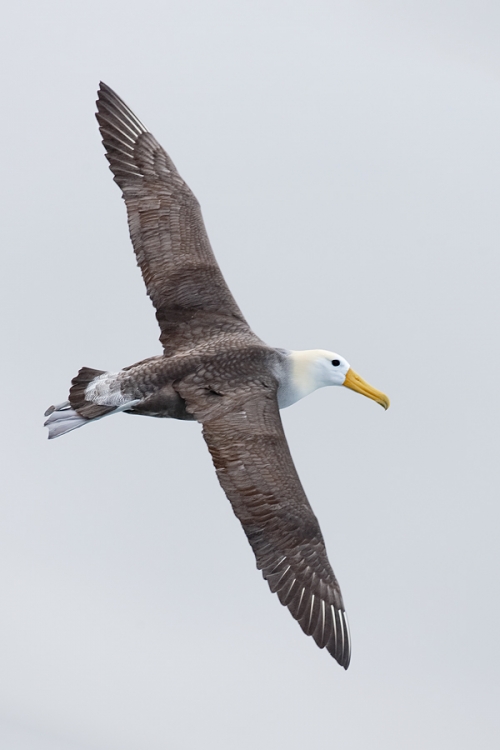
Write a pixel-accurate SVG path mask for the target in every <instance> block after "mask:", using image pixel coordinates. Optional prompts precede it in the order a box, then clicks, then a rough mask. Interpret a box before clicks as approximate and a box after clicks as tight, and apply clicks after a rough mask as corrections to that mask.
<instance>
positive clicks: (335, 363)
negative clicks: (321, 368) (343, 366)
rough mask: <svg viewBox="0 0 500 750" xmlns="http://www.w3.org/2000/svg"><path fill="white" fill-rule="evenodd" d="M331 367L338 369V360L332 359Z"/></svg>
mask: <svg viewBox="0 0 500 750" xmlns="http://www.w3.org/2000/svg"><path fill="white" fill-rule="evenodd" d="M332 365H333V366H334V367H338V366H339V365H340V359H332Z"/></svg>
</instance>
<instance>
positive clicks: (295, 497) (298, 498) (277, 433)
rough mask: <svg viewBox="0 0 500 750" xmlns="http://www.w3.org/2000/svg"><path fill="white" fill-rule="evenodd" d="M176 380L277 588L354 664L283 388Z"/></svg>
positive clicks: (306, 624)
mask: <svg viewBox="0 0 500 750" xmlns="http://www.w3.org/2000/svg"><path fill="white" fill-rule="evenodd" d="M175 387H176V390H178V391H179V393H180V395H181V396H182V398H184V399H185V401H186V406H187V409H188V410H189V411H190V412H191V413H192V414H194V416H195V418H196V419H198V420H199V421H200V422H202V424H203V436H204V438H205V440H206V442H207V445H208V448H209V450H210V453H211V454H212V459H213V462H214V465H215V469H216V472H217V476H218V478H219V482H220V483H221V485H222V488H223V489H224V491H225V493H226V495H227V497H228V498H229V500H230V502H231V505H232V507H233V510H234V512H235V514H236V516H237V517H238V519H239V520H240V522H241V524H242V526H243V529H244V531H245V534H246V535H247V538H248V541H249V542H250V544H251V546H252V549H253V551H254V553H255V557H256V559H257V567H258V568H259V569H260V570H262V574H263V576H264V578H265V579H266V580H267V582H268V583H269V587H270V589H271V591H273V592H276V593H277V594H278V597H279V599H280V601H281V603H282V604H284V605H286V606H287V607H288V609H289V610H290V612H291V614H292V615H293V617H294V618H295V619H296V620H298V621H299V623H300V625H301V627H302V630H303V631H304V632H305V633H306V634H307V635H312V636H313V638H314V640H315V641H316V643H317V644H318V646H319V647H320V648H324V647H326V648H327V650H328V651H329V652H330V654H331V655H332V656H333V657H334V658H335V659H336V660H337V661H338V662H339V664H340V665H341V666H343V667H344V668H345V669H347V667H348V666H349V661H350V657H351V644H350V634H349V626H348V623H347V616H346V614H345V609H344V603H343V601H342V594H341V592H340V587H339V584H338V582H337V579H336V578H335V575H334V573H333V570H332V568H331V566H330V563H329V561H328V558H327V554H326V549H325V543H324V541H323V536H322V534H321V530H320V528H319V524H318V520H317V518H316V516H315V515H314V513H313V511H312V508H311V506H310V505H309V502H308V500H307V497H306V495H305V493H304V490H303V488H302V485H301V483H300V479H299V477H298V474H297V471H296V469H295V466H294V464H293V461H292V457H291V455H290V451H289V448H288V444H287V441H286V437H285V434H284V431H283V426H282V423H281V417H280V413H279V409H278V403H277V399H276V392H275V389H273V387H272V385H271V384H270V383H265V382H262V383H258V382H256V381H253V382H252V383H250V384H249V385H248V387H244V388H242V389H240V390H239V391H236V392H234V391H233V392H228V393H224V391H222V392H220V393H219V392H217V391H216V390H214V389H208V388H207V387H206V386H204V385H202V384H196V383H195V382H191V383H190V382H187V381H184V382H181V383H177V384H176V385H175Z"/></svg>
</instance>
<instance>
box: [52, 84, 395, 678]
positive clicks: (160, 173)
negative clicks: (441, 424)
mask: <svg viewBox="0 0 500 750" xmlns="http://www.w3.org/2000/svg"><path fill="white" fill-rule="evenodd" d="M96 116H97V120H98V122H99V128H100V131H101V135H102V139H103V144H104V147H105V149H106V158H107V159H108V161H109V164H110V169H111V171H112V172H113V175H114V179H115V182H116V183H117V184H118V185H119V187H120V188H121V190H122V193H123V198H124V200H125V204H126V207H127V214H128V223H129V229H130V237H131V239H132V244H133V246H134V250H135V253H136V256H137V263H138V265H139V266H140V269H141V272H142V276H143V278H144V282H145V284H146V289H147V292H148V294H149V296H150V298H151V301H152V302H153V305H154V307H155V309H156V317H157V320H158V323H159V326H160V331H161V335H160V341H161V343H162V345H163V354H161V355H159V356H156V357H151V358H150V359H146V360H143V361H141V362H137V364H134V365H131V366H130V367H125V368H124V369H123V370H120V372H105V371H103V370H94V369H91V368H89V367H83V368H82V369H81V370H80V371H79V373H78V375H77V376H76V377H75V378H73V380H72V385H71V389H70V392H69V400H68V401H65V402H64V403H61V404H59V405H57V406H51V407H50V408H49V409H47V411H46V413H45V416H48V419H47V421H46V422H45V424H46V426H47V427H48V428H49V438H55V437H58V436H60V435H64V434H65V433H66V432H70V431H71V430H75V429H77V428H78V427H82V426H83V425H85V424H88V423H89V422H93V421H96V420H98V419H101V418H102V417H105V416H108V415H110V414H116V413H117V412H121V411H124V412H127V413H128V414H143V415H145V416H149V417H170V418H173V419H187V420H197V421H198V422H201V424H202V425H203V437H204V438H205V441H206V443H207V445H208V449H209V451H210V453H211V454H212V459H213V462H214V466H215V470H216V472H217V476H218V478H219V482H220V484H221V485H222V488H223V490H224V491H225V493H226V495H227V497H228V498H229V501H230V502H231V505H232V507H233V510H234V513H235V514H236V516H237V518H239V520H240V522H241V524H242V526H243V529H244V531H245V533H246V535H247V537H248V541H249V542H250V544H251V546H252V549H253V551H254V553H255V557H256V560H257V567H258V568H259V569H260V570H262V574H263V576H264V578H265V579H266V580H267V582H268V583H269V587H270V589H271V591H273V592H276V593H277V594H278V597H279V599H280V602H281V603H282V604H284V605H286V606H287V607H288V609H289V610H290V612H291V613H292V615H293V617H294V618H295V619H296V620H298V622H299V623H300V625H301V627H302V630H303V631H304V632H305V633H306V634H307V635H312V637H313V638H314V640H315V641H316V643H317V645H318V646H319V647H320V648H325V647H326V649H327V650H328V651H329V652H330V654H331V655H332V656H333V657H334V658H335V659H336V660H337V661H338V663H339V664H340V665H341V666H343V667H344V668H345V669H347V667H348V666H349V661H350V658H351V641H350V634H349V626H348V623H347V616H346V613H345V608H344V603H343V600H342V594H341V592H340V587H339V584H338V582H337V579H336V578H335V575H334V573H333V570H332V568H331V567H330V563H329V562H328V558H327V555H326V549H325V544H324V541H323V536H322V534H321V530H320V528H319V524H318V521H317V519H316V516H315V515H314V513H313V511H312V509H311V506H310V505H309V502H308V500H307V497H306V495H305V493H304V490H303V488H302V485H301V483H300V479H299V477H298V475H297V472H296V469H295V466H294V464H293V461H292V457H291V455H290V451H289V449H288V444H287V441H286V438H285V434H284V431H283V426H282V423H281V418H280V413H279V410H280V409H282V408H284V407H285V406H290V405H291V404H293V403H295V402H296V401H298V400H299V399H301V398H303V397H304V396H307V395H308V394H309V393H312V392H313V391H314V390H316V389H317V388H322V387H323V386H327V385H343V386H346V387H347V388H351V389H352V390H354V391H358V393H361V394H363V395H364V396H368V398H371V399H373V400H374V401H376V402H377V403H379V404H381V405H382V406H383V407H384V409H387V408H388V407H389V399H388V398H387V396H385V395H384V394H383V393H381V392H380V391H378V390H376V389H375V388H373V387H372V386H371V385H369V384H368V383H366V382H365V381H364V380H363V379H362V378H361V377H360V376H359V375H357V374H356V373H355V372H354V371H353V370H352V369H351V367H350V365H349V363H348V362H347V361H346V360H345V359H344V358H343V357H342V356H341V355H340V354H336V353H335V352H330V351H324V350H322V349H315V350H311V351H289V350H285V349H275V348H273V347H270V346H267V344H265V343H264V342H263V341H261V339H259V338H258V337H257V336H256V335H255V334H254V333H253V331H252V330H251V329H250V327H249V325H248V323H247V322H246V320H245V318H244V317H243V315H242V313H241V311H240V309H239V307H238V305H237V304H236V302H235V300H234V299H233V297H232V295H231V292H230V291H229V289H228V287H227V285H226V283H225V281H224V278H223V276H222V274H221V271H220V269H219V266H218V265H217V262H216V260H215V256H214V254H213V252H212V249H211V247H210V243H209V240H208V237H207V234H206V231H205V227H204V224H203V219H202V215H201V211H200V206H199V204H198V201H197V200H196V198H195V196H194V195H193V193H192V192H191V190H190V189H189V187H188V186H187V185H186V183H185V182H184V180H183V179H182V177H181V176H180V175H179V173H178V172H177V170H176V168H175V166H174V164H173V163H172V161H171V159H170V157H169V156H168V154H167V153H166V152H165V151H164V150H163V148H162V147H161V146H160V144H159V143H158V142H157V141H156V140H155V138H154V137H153V135H152V134H151V133H150V132H148V130H147V129H146V128H145V127H144V125H143V124H142V123H141V122H140V121H139V120H138V119H137V117H136V116H135V115H134V114H133V112H132V111H131V110H130V109H129V108H128V107H127V105H126V104H125V103H124V102H123V101H122V100H121V99H120V98H119V97H118V96H117V95H116V94H115V93H114V91H112V89H110V88H109V86H106V85H105V84H103V83H101V84H100V87H99V93H98V100H97V115H96Z"/></svg>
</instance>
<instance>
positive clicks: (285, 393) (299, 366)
mask: <svg viewBox="0 0 500 750" xmlns="http://www.w3.org/2000/svg"><path fill="white" fill-rule="evenodd" d="M330 356H332V355H330V352H327V351H326V350H324V349H307V350H305V351H302V352H295V351H292V352H290V354H289V356H288V363H287V364H288V367H287V373H286V376H285V378H284V379H283V381H282V382H281V383H280V387H279V389H278V405H279V407H280V409H284V408H285V407H286V406H291V405H292V404H294V403H295V402H296V401H300V399H301V398H304V396H308V395H309V394H310V393H312V392H313V391H315V390H316V389H317V388H322V387H323V386H325V385H331V383H329V382H327V381H325V379H324V377H323V371H324V367H322V366H321V364H320V363H321V362H322V361H324V360H325V358H326V359H328V358H329V357H330Z"/></svg>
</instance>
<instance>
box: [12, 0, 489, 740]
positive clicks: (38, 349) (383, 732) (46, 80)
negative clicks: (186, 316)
mask: <svg viewBox="0 0 500 750" xmlns="http://www.w3.org/2000/svg"><path fill="white" fill-rule="evenodd" d="M499 24H500V6H499V5H498V3H497V2H486V1H485V0H483V1H481V0H474V2H472V0H462V1H460V0H453V1H452V0H438V1H437V2H436V0H433V2H431V1H430V0H428V1H424V0H419V1H418V2H405V3H401V2H396V1H395V0H394V1H392V2H391V1H390V0H385V1H384V0H369V1H368V0H365V1H364V2H362V1H361V0H351V2H347V0H346V1H341V2H338V1H337V0H329V1H328V2H321V1H319V0H308V2H305V1H303V2H296V1H295V2H284V1H277V0H267V1H266V2H261V1H260V0H252V2H244V1H238V2H236V1H233V2H228V1H227V0H226V1H223V0H221V1H216V0H205V1H204V2H202V1H201V0H192V1H190V0H183V1H182V2H180V1H179V2H170V1H168V0H167V1H164V2H152V1H151V0H143V2H141V3H140V4H137V3H132V2H130V1H129V0H121V2H106V0H104V1H103V0H99V2H95V1H94V0H88V1H87V2H86V3H85V4H78V5H77V4H76V3H68V2H19V3H16V4H12V3H11V4H10V6H9V7H8V8H5V9H4V12H3V18H2V26H1V30H0V35H1V39H0V41H1V44H0V55H1V57H2V60H1V65H0V70H1V75H2V102H3V116H2V125H1V128H2V144H3V149H2V180H1V190H2V206H3V209H4V212H3V218H2V222H1V225H0V232H1V246H2V274H1V278H0V284H1V291H0V304H1V307H2V310H1V318H2V321H3V325H2V327H1V330H2V339H3V341H2V353H3V364H4V366H3V368H2V377H3V388H2V390H3V399H2V437H1V442H2V448H1V460H2V470H1V476H2V480H1V481H2V485H3V490H2V499H1V524H0V610H1V611H0V643H1V644H2V645H1V656H0V746H1V747H5V748H6V749H8V750H145V749H146V748H147V750H160V749H161V750H167V749H168V750H174V749H175V750H191V749H193V748H204V750H212V749H214V750H215V748H228V749H229V748H238V750H250V749H252V750H253V749H254V748H255V747H259V748H262V750H268V749H271V748H272V749H273V750H275V749H277V748H284V747H286V748H287V750H299V748H300V749H301V750H302V748H304V747H305V746H309V747H312V746H321V747H326V748H329V747H337V746H338V747H342V748H344V749H345V750H365V749H366V748H384V750H401V748H405V750H417V749H418V750H421V748H426V750H435V749H436V750H437V749H438V748H450V747H453V748H454V749H455V750H461V749H462V748H463V749H464V750H465V748H471V747H481V748H484V749H489V748H492V749H493V748H497V747H498V737H499V729H500V727H499V724H500V719H499V711H498V700H499V687H498V674H499V671H500V657H499V646H498V633H499V631H500V604H499V599H498V591H499V544H498V526H499V521H500V511H499V507H498V479H499V477H498V474H499V471H498V424H499V416H500V415H499V397H498V392H499V389H498V371H499V366H500V356H499V347H498V312H499V311H498V307H499V304H498V300H499V293H498V275H499V270H500V263H499V252H498V244H499V236H500V222H499V210H498V207H499V202H500V149H499V133H500V98H499V78H500V38H499V36H500V32H499V28H500V26H499ZM100 79H102V80H103V81H105V82H106V83H108V84H109V85H110V86H112V87H113V88H114V89H115V90H116V91H117V93H118V94H120V96H122V97H123V98H124V99H125V101H126V102H127V103H128V104H129V105H130V106H131V107H132V109H133V110H134V111H135V112H136V113H137V115H138V116H139V117H140V119H141V120H142V121H143V122H144V123H145V124H146V125H147V127H148V128H149V129H150V130H151V131H152V132H153V133H154V135H155V136H156V137H157V138H158V140H159V141H160V142H161V143H162V145H163V146H164V147H165V148H166V149H167V150H168V152H169V153H170V155H171V156H172V158H173V160H174V162H175V164H176V165H177V167H178V169H179V171H180V172H181V174H182V175H183V177H184V178H185V179H186V181H187V182H188V184H189V185H190V187H191V188H192V189H193V191H194V192H195V194H196V195H197V197H198V199H199V200H200V203H201V205H202V209H203V213H204V217H205V222H206V225H207V229H208V233H209V236H210V238H211V241H212V245H213V247H214V250H215V253H216V255H217V258H218V260H219V263H220V265H221V267H222V270H223V273H224V274H225V276H226V279H227V281H228V283H229V285H230V287H231V289H232V291H233V293H234V295H235V297H236V299H237V300H238V302H239V304H240V306H241V308H242V310H243V311H244V313H245V314H246V316H247V319H248V321H249V322H250V324H251V325H252V327H253V328H254V330H255V331H256V332H257V333H258V334H259V335H260V336H261V337H262V338H264V339H265V340H266V341H267V342H268V343H270V344H274V345H276V346H284V347H290V348H294V349H301V348H314V347H320V348H328V349H332V350H334V351H338V352H340V353H341V354H343V355H344V356H345V357H346V358H347V359H348V360H349V361H350V362H351V364H352V365H353V367H354V368H355V369H356V370H357V371H359V372H360V373H361V374H362V375H363V376H364V377H365V378H366V379H367V380H368V381H369V382H371V383H373V385H375V386H376V387H378V388H380V389H382V390H384V391H385V392H386V393H387V394H388V395H389V396H390V397H391V399H392V407H391V409H390V410H389V411H388V412H387V413H384V412H383V411H382V409H380V407H378V406H377V405H376V404H375V403H373V402H371V401H368V400H367V399H363V398H362V397H360V396H358V395H356V394H353V393H350V392H347V391H346V389H335V388H330V389H324V390H322V391H318V392H316V393H315V394H313V395H312V396H311V397H309V398H308V399H305V400H304V401H302V402H300V403H299V404H297V405H296V406H293V407H291V408H290V409H288V410H286V411H284V412H283V419H284V423H285V429H286V432H287V436H288V440H289V442H290V446H291V450H292V454H293V456H294V459H295V462H296V465H297V468H298V470H299V473H300V476H301V478H302V481H303V483H304V486H305V489H306V492H307V493H308V496H309V498H310V500H311V503H312V505H313V508H314V510H315V512H316V514H317V515H318V517H319V520H320V523H321V527H322V530H323V533H324V536H325V539H326V543H327V548H328V552H329V556H330V559H331V562H332V565H333V567H334V570H335V572H336V574H337V576H338V578H339V580H340V583H341V586H342V590H343V594H344V599H345V602H346V607H347V611H348V615H349V619H350V623H351V629H352V637H353V658H352V663H351V667H350V669H349V671H348V672H347V673H346V672H344V671H343V670H342V669H341V668H339V667H338V666H337V664H336V663H335V662H334V661H333V659H331V657H329V655H328V654H327V653H326V652H323V651H320V650H319V649H317V647H316V646H315V644H314V643H313V641H312V639H310V638H306V637H305V636H304V635H303V633H302V631H301V630H300V628H299V626H298V625H297V623H295V622H294V621H293V620H292V618H291V617H290V615H289V613H288V612H287V611H286V610H285V609H284V608H282V607H281V606H280V604H279V602H278V600H277V597H275V596H272V595H271V594H270V593H269V590H268V587H267V584H265V583H264V581H263V580H262V578H261V575H260V573H258V572H257V571H256V569H255V564H254V558H253V555H252V553H251V550H250V547H249V545H248V544H247V542H246V540H245V537H244V535H243V532H242V530H241V528H240V526H239V524H238V522H237V521H236V519H235V518H234V516H233V514H232V511H231V508H230V506H229V503H228V501H227V500H226V498H225V496H224V494H223V492H222V490H221V489H220V487H219V485H218V483H217V480H216V477H215V473H214V471H213V468H212V466H211V461H210V458H209V455H208V451H207V450H206V447H205V445H204V442H203V440H202V438H201V436H200V429H199V427H198V425H193V424H182V423H177V422H174V421H169V420H151V419H150V420H147V419H142V418H138V417H137V418H132V417H128V416H125V415H118V416H116V417H113V418H112V419H106V420H103V421H102V422H99V424H95V425H90V426H88V427H86V428H85V429H82V430H78V431H77V432H74V433H71V434H70V435H67V436H64V437H63V438H61V439H59V440H57V441H52V442H50V443H49V442H48V441H47V439H46V434H45V430H44V429H43V428H42V422H43V411H44V410H45V408H46V407H47V406H48V405H49V404H51V403H54V402H58V401H61V400H64V399H65V398H66V394H67V391H68V387H69V384H70V381H71V378H72V377H73V376H74V375H75V374H76V372H77V371H78V369H79V367H81V366H82V365H88V366H91V367H96V368H102V369H111V370H113V369H118V368H120V367H122V366H125V365H128V364H131V363H133V362H135V361H137V360H139V359H141V358H143V357H146V356H150V355H153V354H155V353H159V352H160V347H159V342H158V340H157V339H158V330H157V326H156V321H155V318H154V313H153V309H152V307H151V304H150V302H149V300H148V298H147V297H146V294H145V291H144V287H143V283H142V280H141V277H140V273H139V271H138V269H137V268H136V265H135V259H134V256H133V252H132V248H131V245H130V242H129V239H128V230H127V225H126V219H125V209H124V206H123V205H122V201H121V198H120V193H119V190H118V188H117V187H116V185H115V184H114V183H113V180H112V176H111V173H110V172H109V171H108V169H107V163H106V161H105V158H104V155H103V149H102V146H101V143H100V138H99V134H98V130H97V124H96V122H95V119H94V111H95V105H94V102H95V98H96V89H97V84H98V82H99V80H100Z"/></svg>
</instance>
